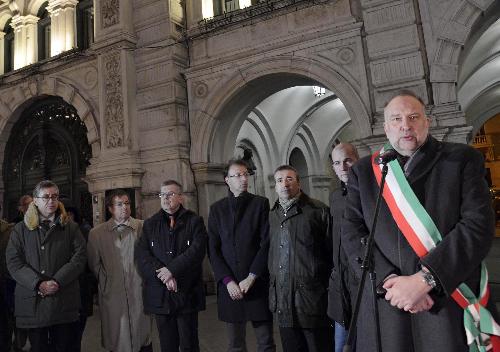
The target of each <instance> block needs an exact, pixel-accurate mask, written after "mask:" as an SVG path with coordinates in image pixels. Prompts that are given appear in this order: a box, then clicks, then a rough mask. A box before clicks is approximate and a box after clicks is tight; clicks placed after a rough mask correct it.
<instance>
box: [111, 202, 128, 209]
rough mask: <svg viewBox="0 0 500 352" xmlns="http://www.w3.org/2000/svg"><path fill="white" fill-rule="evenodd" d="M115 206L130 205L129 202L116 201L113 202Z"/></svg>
mask: <svg viewBox="0 0 500 352" xmlns="http://www.w3.org/2000/svg"><path fill="white" fill-rule="evenodd" d="M113 205H114V206H115V207H118V208H121V207H128V206H130V202H116V203H113Z"/></svg>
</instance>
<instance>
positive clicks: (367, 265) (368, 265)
mask: <svg viewBox="0 0 500 352" xmlns="http://www.w3.org/2000/svg"><path fill="white" fill-rule="evenodd" d="M388 162H389V160H387V161H385V162H382V163H383V165H384V166H383V167H382V180H381V182H380V189H379V192H378V196H377V202H376V205H375V214H373V220H372V229H371V231H370V234H369V235H368V238H367V239H366V249H365V257H364V258H363V262H362V264H361V270H362V274H361V281H360V282H359V286H358V292H357V294H356V302H355V304H354V310H353V312H352V317H351V322H350V323H349V333H348V335H347V339H346V344H345V345H344V349H343V352H351V351H352V339H353V336H354V331H355V330H356V325H357V321H358V315H359V307H360V305H361V297H362V296H363V289H364V287H365V282H366V275H367V274H370V281H371V284H372V296H373V319H374V320H375V329H376V347H377V352H382V339H381V337H380V320H379V314H378V305H377V275H376V273H375V263H374V262H373V244H374V243H375V241H374V237H375V228H376V226H377V219H378V213H379V210H380V202H381V200H382V193H383V191H384V185H385V177H386V176H387V169H388V167H387V163H388ZM364 242H365V239H363V240H362V243H364Z"/></svg>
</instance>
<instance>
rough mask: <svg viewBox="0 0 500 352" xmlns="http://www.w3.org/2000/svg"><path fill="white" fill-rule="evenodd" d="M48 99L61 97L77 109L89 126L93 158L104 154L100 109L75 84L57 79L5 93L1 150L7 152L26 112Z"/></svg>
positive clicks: (0, 109) (0, 107)
mask: <svg viewBox="0 0 500 352" xmlns="http://www.w3.org/2000/svg"><path fill="white" fill-rule="evenodd" d="M46 96H59V97H61V98H62V99H63V100H64V101H65V102H66V103H68V104H70V105H72V106H73V107H75V109H76V111H77V112H78V116H79V117H80V119H81V120H82V121H83V122H84V123H85V126H86V127H87V131H88V133H87V139H88V142H89V144H90V146H91V147H92V158H97V157H99V155H100V150H101V145H100V135H99V124H98V122H97V121H98V120H97V116H98V113H97V109H95V108H94V107H93V106H92V104H91V103H88V102H91V101H92V99H90V97H87V96H85V95H84V93H82V92H81V91H78V90H77V89H76V88H75V87H73V86H72V85H70V84H68V83H65V82H63V81H61V80H60V79H56V78H46V79H44V80H41V81H37V82H27V83H25V84H23V85H18V86H16V87H15V88H14V89H9V90H7V91H5V92H2V95H1V97H0V131H1V132H0V150H5V145H6V143H7V141H8V139H9V136H10V133H11V129H12V127H13V126H14V124H15V123H16V122H17V121H18V119H19V118H20V116H21V114H22V112H23V111H24V110H25V109H26V108H27V107H28V106H29V105H30V104H32V103H33V102H34V101H35V100H37V99H41V98H44V97H46Z"/></svg>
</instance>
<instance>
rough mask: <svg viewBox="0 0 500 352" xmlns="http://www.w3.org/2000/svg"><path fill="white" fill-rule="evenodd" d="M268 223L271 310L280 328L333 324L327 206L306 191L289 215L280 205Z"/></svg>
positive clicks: (273, 211)
mask: <svg viewBox="0 0 500 352" xmlns="http://www.w3.org/2000/svg"><path fill="white" fill-rule="evenodd" d="M269 223H270V238H271V243H270V248H269V273H270V275H271V282H270V288H269V308H270V310H271V311H272V312H274V313H277V321H278V324H279V326H280V327H301V328H317V327H326V326H329V324H330V322H329V320H328V317H327V314H326V310H327V305H328V279H329V276H330V272H331V267H332V237H331V232H330V229H329V227H330V213H329V208H328V206H326V205H325V204H323V203H321V202H319V201H317V200H314V199H311V198H309V197H308V196H307V195H306V194H304V193H303V194H302V195H301V196H300V198H299V200H298V202H297V203H296V204H294V205H293V206H292V207H291V208H290V209H289V210H288V212H287V213H286V214H285V213H284V212H283V209H282V208H281V206H280V205H279V203H278V202H276V204H275V205H274V207H273V209H272V210H271V214H270V216H269Z"/></svg>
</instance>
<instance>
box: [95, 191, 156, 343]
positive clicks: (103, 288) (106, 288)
mask: <svg viewBox="0 0 500 352" xmlns="http://www.w3.org/2000/svg"><path fill="white" fill-rule="evenodd" d="M106 207H107V208H108V209H109V211H110V212H111V214H112V218H111V219H109V220H108V221H107V222H105V223H103V224H100V225H98V226H96V227H95V228H94V229H92V230H91V231H90V234H89V242H88V247H87V253H88V261H89V266H90V268H91V270H92V271H93V273H94V274H95V275H96V277H97V280H98V285H99V310H100V314H101V334H102V345H103V347H104V348H105V349H107V350H109V351H115V352H138V351H141V352H145V351H152V349H151V318H150V317H149V316H147V315H145V314H144V313H143V303H142V292H141V291H142V279H141V277H140V276H139V273H138V272H137V270H136V266H135V263H134V245H135V243H136V241H137V240H138V239H139V237H140V236H141V234H142V223H143V221H142V220H137V219H134V218H132V217H131V216H130V201H129V197H128V194H127V193H126V192H125V191H123V190H116V191H114V192H113V193H112V194H111V195H110V196H109V197H107V198H106Z"/></svg>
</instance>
